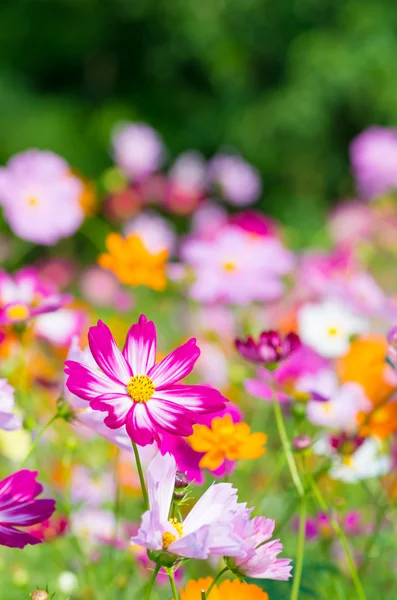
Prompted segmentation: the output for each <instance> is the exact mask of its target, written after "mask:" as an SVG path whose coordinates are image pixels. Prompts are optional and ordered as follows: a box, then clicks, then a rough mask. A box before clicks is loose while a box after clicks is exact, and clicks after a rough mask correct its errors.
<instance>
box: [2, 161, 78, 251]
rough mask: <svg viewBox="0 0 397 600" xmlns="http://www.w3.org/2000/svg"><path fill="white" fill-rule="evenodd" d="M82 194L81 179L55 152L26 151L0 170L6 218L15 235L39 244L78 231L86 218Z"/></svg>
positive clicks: (48, 244) (46, 243) (53, 242)
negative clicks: (81, 202)
mask: <svg viewBox="0 0 397 600" xmlns="http://www.w3.org/2000/svg"><path fill="white" fill-rule="evenodd" d="M82 193H83V184H82V182H81V181H80V180H79V179H78V178H77V177H75V176H74V175H73V174H72V173H71V170H70V166H69V165H68V164H67V162H66V161H64V160H63V159H62V158H61V157H60V156H57V155H56V154H54V153H52V152H44V151H41V150H27V151H26V152H22V153H21V154H16V155H15V156H14V157H13V158H11V160H10V161H9V162H8V164H7V166H6V167H5V168H3V169H1V170H0V202H1V203H2V204H3V207H4V216H5V219H6V221H7V222H8V224H9V225H10V227H11V229H12V231H13V232H14V233H15V234H16V235H18V236H19V237H21V238H22V239H24V240H28V241H30V242H35V243H37V244H43V245H46V246H52V245H53V244H56V242H58V240H60V239H61V238H65V237H70V236H71V235H73V234H74V233H75V231H77V229H78V228H79V227H80V225H81V223H82V222H83V220H84V211H83V209H82V206H81V205H80V198H81V195H82Z"/></svg>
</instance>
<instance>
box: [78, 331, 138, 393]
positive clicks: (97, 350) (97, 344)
mask: <svg viewBox="0 0 397 600" xmlns="http://www.w3.org/2000/svg"><path fill="white" fill-rule="evenodd" d="M88 342H89V345H90V350H91V353H92V356H93V357H94V359H95V362H96V363H97V365H98V366H99V367H100V368H101V369H102V371H103V372H104V373H106V375H108V377H111V378H112V379H113V380H114V381H117V382H122V383H125V384H126V383H127V382H128V380H129V379H130V377H131V375H132V371H131V368H130V366H129V365H128V364H127V362H126V360H125V358H124V356H123V354H122V353H121V351H120V348H119V347H118V346H117V344H116V342H115V340H114V337H113V336H112V334H111V331H110V329H109V327H108V326H107V325H105V323H103V321H98V325H96V326H94V327H90V330H89V332H88Z"/></svg>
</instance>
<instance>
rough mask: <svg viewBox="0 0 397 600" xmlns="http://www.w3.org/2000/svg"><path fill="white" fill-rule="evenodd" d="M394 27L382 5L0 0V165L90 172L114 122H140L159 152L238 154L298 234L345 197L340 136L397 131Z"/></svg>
mask: <svg viewBox="0 0 397 600" xmlns="http://www.w3.org/2000/svg"><path fill="white" fill-rule="evenodd" d="M396 30H397V4H396V3H395V2H393V1H390V0H281V1H279V2H275V1H274V0H3V1H2V2H1V4H0V160H1V161H2V162H4V161H5V160H6V159H7V158H8V157H9V156H10V155H11V154H12V153H14V152H16V151H18V150H22V149H25V148H26V147H29V146H38V147H47V148H51V149H53V150H55V151H57V152H59V153H61V154H62V155H64V156H65V157H66V158H67V159H68V160H69V161H70V162H71V163H72V164H73V165H75V166H76V167H78V168H80V169H81V170H82V171H83V172H84V173H85V174H87V175H90V176H94V177H95V176H97V175H98V174H99V173H100V171H101V169H102V168H104V167H105V166H107V165H108V164H110V157H109V154H108V143H109V132H110V129H111V127H112V125H113V124H114V122H115V121H117V120H120V119H139V120H144V121H147V122H149V123H151V124H152V125H153V126H154V127H156V128H158V129H159V130H160V132H161V134H162V135H163V137H164V139H165V142H166V144H167V146H168V148H169V150H170V154H171V156H172V155H175V154H176V153H178V152H180V151H182V150H184V149H186V148H192V147H195V148H199V149H200V150H202V151H203V152H204V154H206V155H210V154H211V153H213V152H214V151H215V150H216V149H217V148H218V147H219V146H234V147H236V148H238V149H239V150H240V151H241V153H242V154H243V155H244V156H245V157H246V158H247V159H248V160H250V161H252V162H253V163H254V164H255V165H256V166H257V167H258V168H259V169H260V170H261V172H262V175H263V178H264V182H265V193H264V197H263V206H264V208H266V210H267V211H270V212H272V213H274V214H276V215H277V216H279V217H281V218H282V219H283V220H284V221H285V222H286V223H287V224H288V223H291V224H296V222H297V220H298V221H299V222H300V223H301V224H302V227H306V226H308V225H307V224H308V223H309V226H310V223H313V224H314V223H316V222H319V220H320V219H321V217H322V214H323V212H324V209H325V208H326V206H327V204H329V203H331V202H333V201H334V200H335V199H337V198H339V197H341V196H344V195H350V194H352V193H353V183H352V181H351V178H350V175H349V165H348V144H349V141H350V140H351V138H352V137H353V136H354V135H356V134H357V133H358V132H359V131H360V130H362V129H363V128H365V127H366V126H368V125H371V124H374V123H377V124H384V125H396V124H397V83H396V81H397V60H396V57H397V36H396V35H395V32H396Z"/></svg>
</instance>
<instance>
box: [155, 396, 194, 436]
mask: <svg viewBox="0 0 397 600" xmlns="http://www.w3.org/2000/svg"><path fill="white" fill-rule="evenodd" d="M147 406H148V409H149V415H150V419H151V421H152V423H153V424H154V425H155V426H157V427H160V428H161V429H163V430H164V431H167V432H168V433H172V434H174V435H182V436H188V435H191V434H192V433H193V427H192V423H194V422H195V418H194V415H193V414H192V413H191V412H190V411H188V410H186V408H184V407H183V406H179V405H178V404H175V403H174V402H168V401H167V400H158V399H157V398H152V399H151V400H149V402H148V403H147Z"/></svg>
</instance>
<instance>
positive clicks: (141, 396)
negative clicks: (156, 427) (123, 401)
mask: <svg viewBox="0 0 397 600" xmlns="http://www.w3.org/2000/svg"><path fill="white" fill-rule="evenodd" d="M127 393H128V395H129V396H131V398H132V400H133V401H134V402H147V401H148V400H150V398H152V397H153V394H154V384H153V381H152V380H151V379H150V377H148V376H147V375H134V376H133V377H131V379H130V380H129V382H128V383H127Z"/></svg>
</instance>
